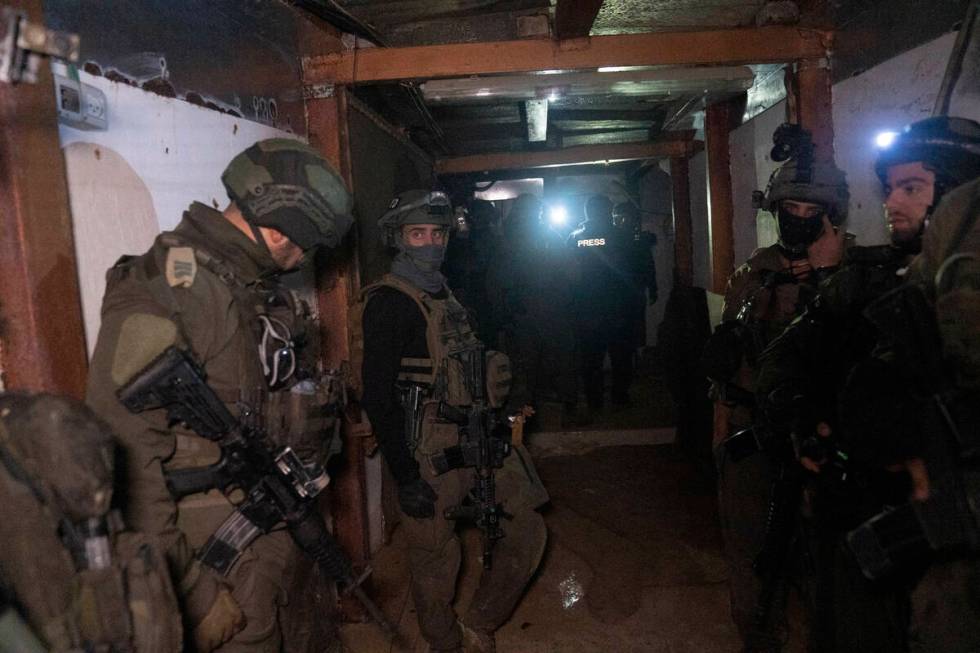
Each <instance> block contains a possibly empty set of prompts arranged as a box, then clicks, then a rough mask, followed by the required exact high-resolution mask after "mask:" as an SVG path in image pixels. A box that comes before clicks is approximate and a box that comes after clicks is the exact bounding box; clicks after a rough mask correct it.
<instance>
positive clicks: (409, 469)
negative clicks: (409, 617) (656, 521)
mask: <svg viewBox="0 0 980 653" xmlns="http://www.w3.org/2000/svg"><path fill="white" fill-rule="evenodd" d="M365 301H366V305H365V308H364V316H363V329H364V362H363V368H362V369H363V382H364V395H363V399H362V402H363V405H364V408H365V410H366V411H367V414H368V416H369V418H370V420H371V424H372V426H373V428H374V431H375V433H376V435H377V437H378V441H379V445H380V448H381V451H382V454H383V455H384V457H385V461H386V462H387V464H388V467H389V468H390V470H391V472H392V474H393V476H394V477H395V479H396V481H397V482H398V484H399V486H406V485H409V484H411V483H413V482H414V481H416V479H422V480H424V481H425V482H426V483H428V484H429V486H431V488H432V489H434V490H435V493H436V495H438V498H437V499H436V501H435V511H434V512H435V516H434V517H432V518H428V519H426V518H415V517H411V516H409V515H407V514H403V515H402V519H401V528H402V529H403V530H404V532H405V535H406V538H407V541H408V547H409V551H408V555H409V565H410V567H411V570H412V596H413V598H414V600H415V609H416V612H417V613H418V619H419V626H420V628H421V631H422V635H423V637H424V638H425V639H426V641H428V642H429V645H430V646H431V647H432V650H456V649H457V647H459V646H460V642H461V641H462V639H461V638H462V631H461V629H460V627H459V626H458V625H457V621H456V615H455V613H454V612H453V608H452V602H453V597H454V595H455V589H456V577H457V575H458V572H459V565H460V543H459V539H458V538H457V536H456V534H455V524H454V523H453V522H452V521H450V520H448V519H445V518H444V517H443V512H444V510H445V509H446V508H449V507H451V506H455V505H459V504H460V503H461V502H462V501H463V500H464V499H465V497H466V495H467V493H468V492H469V490H470V489H471V488H472V486H473V470H472V469H466V468H463V469H454V470H451V471H449V472H446V473H444V474H441V475H436V473H435V471H434V470H433V468H432V464H431V457H432V456H434V455H435V454H438V453H440V452H442V450H443V449H445V448H447V447H451V446H453V445H456V444H458V442H459V431H458V427H457V426H456V425H455V424H452V423H447V422H445V421H443V420H440V419H439V418H437V416H436V409H437V407H438V404H439V402H440V401H445V402H447V403H449V404H450V405H454V406H465V405H467V404H468V403H469V396H468V394H467V393H466V391H465V387H464V383H463V379H462V370H461V368H460V366H459V363H458V361H456V360H455V359H451V358H450V357H449V351H450V349H457V348H462V347H467V346H473V345H475V344H476V342H477V341H476V338H475V336H474V334H473V332H472V330H471V329H470V327H469V324H468V322H467V320H466V311H465V309H463V308H462V307H461V306H460V305H459V303H458V302H457V301H456V300H455V299H454V297H453V296H452V293H450V292H449V291H448V289H445V288H444V289H443V290H442V291H440V292H436V293H428V292H425V291H423V290H421V289H419V288H417V287H415V286H414V285H412V284H411V283H409V282H408V281H406V280H405V279H403V278H401V277H399V276H396V275H392V274H389V275H388V276H386V277H385V278H384V280H383V281H381V282H380V283H379V284H377V285H374V286H371V287H369V288H367V289H365ZM408 383H416V384H420V385H422V386H423V387H424V388H425V393H426V395H425V396H426V400H425V403H424V410H423V418H422V424H421V428H420V429H419V431H420V434H419V438H418V441H417V442H409V441H408V439H407V438H408V435H407V434H406V432H405V419H404V412H403V409H402V407H401V405H400V403H399V395H398V392H399V391H398V388H399V385H400V384H408ZM496 490H497V500H498V501H500V502H502V503H503V509H504V511H506V512H507V513H510V514H512V515H513V516H514V517H513V519H508V520H505V521H504V523H503V529H504V531H505V537H504V538H502V539H501V540H499V541H498V542H497V543H496V545H495V547H494V550H493V566H492V568H491V569H489V570H485V571H484V573H483V576H482V578H481V580H480V585H479V588H478V589H477V592H476V594H475V596H474V597H473V601H472V603H471V604H470V608H469V611H468V612H467V614H466V615H464V616H463V617H462V620H461V621H462V622H463V624H465V626H466V627H467V628H469V629H472V630H475V631H482V632H485V633H492V632H493V631H494V630H496V628H497V627H499V626H500V625H501V624H502V623H503V622H504V621H506V619H507V618H508V617H509V616H510V614H511V612H512V611H513V609H514V607H515V606H516V605H517V602H518V600H519V599H520V597H521V594H522V593H523V590H524V588H525V586H526V585H527V582H528V580H529V579H530V578H531V576H532V574H533V573H534V571H535V569H536V568H537V566H538V563H539V562H540V559H541V556H542V554H543V552H544V546H545V541H546V537H547V534H546V530H545V525H544V520H543V518H542V517H541V515H540V514H538V513H537V512H536V511H535V509H536V508H538V507H540V506H541V505H542V504H544V503H545V502H546V501H547V498H548V496H547V493H546V492H545V490H544V488H543V486H542V485H541V482H540V480H539V479H538V476H537V473H536V472H535V470H534V465H533V463H532V461H531V458H530V455H529V454H528V452H527V450H526V449H525V448H524V447H523V446H522V445H515V446H514V448H513V451H512V452H511V454H510V455H509V456H508V457H507V458H505V462H504V466H503V468H501V469H498V470H497V472H496Z"/></svg>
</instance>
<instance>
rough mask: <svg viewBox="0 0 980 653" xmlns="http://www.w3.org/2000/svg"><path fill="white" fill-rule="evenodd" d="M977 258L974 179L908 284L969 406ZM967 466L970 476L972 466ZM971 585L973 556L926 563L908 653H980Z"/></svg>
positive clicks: (976, 328)
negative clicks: (928, 302) (920, 299)
mask: <svg viewBox="0 0 980 653" xmlns="http://www.w3.org/2000/svg"><path fill="white" fill-rule="evenodd" d="M978 257H980V179H978V180H976V181H973V182H971V183H968V184H965V185H963V186H960V187H959V188H957V189H956V190H954V191H952V192H951V193H949V194H948V195H947V196H946V197H945V199H944V200H943V202H942V203H941V204H940V205H939V208H938V209H937V211H936V214H935V216H934V217H933V220H932V223H931V225H930V227H929V229H928V230H927V231H926V234H925V236H924V237H923V242H922V254H921V255H920V256H919V257H917V258H916V260H915V261H914V263H913V264H912V266H911V268H910V270H909V282H910V283H920V284H923V285H924V286H925V288H926V290H927V294H928V295H929V296H930V297H931V298H932V299H933V301H934V311H935V317H936V322H937V324H938V327H939V333H940V338H941V343H942V351H943V355H944V356H943V357H944V360H945V362H946V366H947V369H948V370H949V372H950V374H951V378H953V379H954V383H955V385H956V388H957V390H958V391H960V392H963V393H966V396H967V397H972V400H970V401H972V403H973V405H974V406H975V405H976V402H977V398H978V397H980V292H978V288H980V259H978ZM975 417H976V415H975V411H974V418H975ZM960 428H966V429H970V430H971V432H972V433H973V434H974V436H975V433H976V429H977V424H976V423H974V424H972V425H969V424H968V425H965V426H964V425H961V427H960ZM964 464H967V463H964ZM968 465H969V464H968ZM970 468H971V469H972V470H973V473H974V474H975V473H976V471H975V463H973V464H972V467H970ZM972 491H973V492H975V491H976V488H975V487H973V488H972ZM972 500H973V501H976V498H975V497H973V499H972ZM974 518H975V516H974ZM978 583H980V559H978V556H977V552H976V551H972V552H967V553H963V554H959V555H953V556H949V555H947V556H942V557H937V558H936V559H935V560H933V562H932V563H931V564H930V566H929V568H928V570H927V571H926V573H925V576H924V577H923V578H922V580H921V581H920V582H919V583H918V585H917V586H916V587H915V589H914V590H913V592H912V597H911V598H912V619H911V622H912V626H911V630H910V637H911V650H912V651H913V652H915V653H925V652H930V653H931V652H937V653H938V652H939V651H943V652H949V653H966V652H967V651H977V650H980V628H977V624H978V623H980V596H978V594H977V587H978V586H980V585H978Z"/></svg>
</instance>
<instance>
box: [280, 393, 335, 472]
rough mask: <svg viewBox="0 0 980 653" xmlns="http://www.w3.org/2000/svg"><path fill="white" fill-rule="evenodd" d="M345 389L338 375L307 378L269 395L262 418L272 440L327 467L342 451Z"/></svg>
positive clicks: (304, 459) (308, 460)
mask: <svg viewBox="0 0 980 653" xmlns="http://www.w3.org/2000/svg"><path fill="white" fill-rule="evenodd" d="M343 403H344V389H343V385H342V381H341V379H340V376H339V375H335V374H331V375H326V376H324V377H323V378H322V379H320V380H319V381H313V380H312V379H306V380H304V381H300V382H299V383H297V384H295V385H293V386H291V387H290V388H289V389H288V390H281V391H279V392H272V393H269V395H268V397H267V398H266V400H265V404H264V406H263V417H264V420H265V425H266V431H267V432H268V434H269V437H270V438H271V439H272V441H273V442H275V443H276V444H277V445H279V446H282V447H289V448H290V449H292V450H293V451H295V452H296V455H298V456H299V457H300V458H301V459H302V460H303V461H304V462H306V463H317V464H320V465H322V464H325V463H326V461H327V460H328V459H329V458H330V457H331V456H333V455H334V454H337V453H339V452H340V450H341V447H342V444H343V443H342V442H341V439H340V432H339V426H340V419H339V415H340V411H341V409H342V406H343Z"/></svg>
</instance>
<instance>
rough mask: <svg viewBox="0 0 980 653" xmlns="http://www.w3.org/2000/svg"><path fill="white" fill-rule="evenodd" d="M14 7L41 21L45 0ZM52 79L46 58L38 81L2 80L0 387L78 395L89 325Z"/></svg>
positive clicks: (25, 0)
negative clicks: (84, 316)
mask: <svg viewBox="0 0 980 653" xmlns="http://www.w3.org/2000/svg"><path fill="white" fill-rule="evenodd" d="M8 4H9V3H8ZM13 6H14V8H18V9H22V10H24V11H26V12H27V15H28V19H29V20H30V21H31V22H35V23H38V24H43V22H44V17H43V14H42V10H41V2H40V0H20V1H17V2H13ZM51 84H52V81H51V72H50V66H49V64H48V63H47V62H44V63H42V65H41V67H40V70H39V71H38V80H37V83H36V84H18V85H11V84H2V83H0V198H2V199H0V233H2V234H3V236H2V237H0V279H2V280H3V281H2V284H0V387H5V388H6V389H7V390H24V391H30V392H41V391H46V392H54V393H60V394H67V395H70V396H72V397H75V398H78V399H81V398H82V397H83V396H84V394H85V377H86V374H87V372H88V363H87V357H86V352H85V337H84V334H85V329H84V325H83V321H82V305H81V294H80V292H79V287H78V263H77V260H76V258H75V242H74V237H73V234H72V222H71V213H70V209H69V203H68V185H67V182H66V177H65V158H64V155H63V154H62V153H61V146H60V144H59V141H58V119H57V115H56V112H55V103H54V101H53V97H52V95H51Z"/></svg>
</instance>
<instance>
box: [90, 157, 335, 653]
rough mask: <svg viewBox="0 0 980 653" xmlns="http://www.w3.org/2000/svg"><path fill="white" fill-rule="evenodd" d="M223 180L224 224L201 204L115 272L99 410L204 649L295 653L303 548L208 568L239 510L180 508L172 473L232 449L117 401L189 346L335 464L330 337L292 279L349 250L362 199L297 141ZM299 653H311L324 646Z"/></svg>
mask: <svg viewBox="0 0 980 653" xmlns="http://www.w3.org/2000/svg"><path fill="white" fill-rule="evenodd" d="M221 179H222V182H223V183H224V185H225V188H226V189H227V191H228V196H229V198H230V200H231V202H230V203H229V204H228V206H227V207H226V208H225V209H224V210H223V211H217V210H214V209H212V208H210V207H208V206H205V205H204V204H200V203H197V202H195V203H193V204H192V205H191V206H190V208H189V209H188V210H187V211H186V212H185V213H184V216H183V219H182V220H181V222H180V224H179V225H177V228H176V229H174V230H173V231H169V232H164V233H162V234H161V235H160V236H158V237H157V239H156V242H155V243H154V244H153V246H152V247H151V248H150V250H149V251H148V252H146V253H145V254H143V255H142V256H137V257H123V258H122V259H120V261H119V262H118V263H117V264H116V265H115V266H114V267H113V268H112V269H110V270H109V273H108V282H107V287H106V295H105V299H104V301H103V306H102V328H101V330H100V332H99V338H98V343H97V344H96V348H95V353H94V355H93V358H92V364H91V368H90V375H89V384H88V403H89V404H90V405H91V406H92V407H93V408H94V409H95V410H96V412H98V413H99V414H100V415H101V416H102V417H103V418H104V419H106V420H107V421H108V422H109V423H110V424H111V425H112V426H113V427H114V428H115V430H116V432H117V433H118V434H119V438H120V442H121V444H122V446H123V448H124V450H125V454H126V471H127V473H128V478H127V483H126V504H125V509H126V516H127V520H128V521H129V522H130V523H132V524H133V525H134V526H136V527H137V528H139V529H140V530H142V531H144V532H146V533H147V534H148V535H150V536H151V537H153V538H154V540H155V541H156V542H157V543H158V544H159V546H160V547H161V549H162V550H163V551H165V552H166V554H167V557H168V559H169V562H170V568H171V571H172V574H173V578H174V584H175V586H176V587H177V588H178V592H179V595H180V599H181V602H182V607H183V612H184V616H185V624H186V628H187V631H188V632H189V633H191V634H192V640H193V642H194V645H195V647H196V650H197V651H198V652H199V653H206V652H208V651H212V650H215V649H220V650H221V651H222V653H226V652H229V653H230V652H232V651H279V650H280V649H281V648H282V647H283V645H284V644H283V630H284V629H288V628H291V627H292V626H293V625H295V620H294V619H293V616H294V615H295V614H298V612H297V613H294V612H292V611H293V610H297V611H298V610H302V609H304V608H305V607H306V606H304V605H303V603H304V601H305V599H306V596H305V595H303V593H302V592H304V591H312V590H313V589H315V588H312V587H309V586H307V588H302V587H301V588H299V590H296V591H294V588H290V587H288V586H289V585H290V577H291V575H292V576H296V577H298V576H299V575H298V572H296V567H297V565H299V564H305V560H300V559H298V556H299V555H300V553H299V550H298V549H297V548H296V547H295V545H294V544H293V543H292V541H291V539H290V537H289V535H288V534H287V533H286V532H285V531H274V532H271V533H268V534H265V535H260V536H259V537H258V538H257V539H256V540H255V541H254V542H252V544H251V545H250V546H249V547H248V548H247V549H246V550H245V551H244V552H243V554H242V555H241V556H240V557H239V558H238V559H237V561H235V562H234V565H233V566H232V567H231V568H230V570H228V572H227V574H226V575H224V576H222V575H221V574H218V573H215V572H214V571H213V570H212V569H211V568H210V567H206V566H204V565H203V564H202V563H201V562H199V561H198V560H197V559H196V558H195V557H194V551H195V549H196V548H198V547H200V546H201V545H203V544H204V543H205V542H206V540H207V538H208V537H209V536H210V535H212V533H213V532H214V531H215V529H217V528H218V527H219V526H220V525H221V524H222V523H223V522H224V520H225V519H226V518H227V517H228V516H229V515H230V514H232V512H233V511H234V505H233V504H232V503H231V502H230V501H229V500H228V499H227V498H225V497H224V496H223V495H221V494H219V493H207V494H196V495H191V496H189V497H186V498H184V499H182V500H181V501H180V503H179V505H178V504H177V503H175V501H174V499H173V498H172V497H171V495H170V493H169V492H168V490H167V483H166V475H167V473H168V472H169V471H173V470H179V469H183V468H190V467H198V466H201V465H203V464H209V463H213V462H215V461H216V460H217V458H218V455H219V453H218V451H217V446H216V444H215V443H214V442H212V441H210V440H206V439H204V438H201V437H198V435H197V434H195V433H193V432H191V431H189V430H186V429H184V428H182V427H180V426H177V425H175V426H170V425H168V424H167V423H166V418H165V415H163V414H162V412H163V411H160V410H156V411H149V412H146V413H140V414H131V413H130V412H129V411H128V410H126V408H125V407H124V406H123V405H122V404H121V403H120V401H119V400H118V399H117V397H116V390H117V389H118V388H119V387H120V386H122V385H123V384H125V383H126V382H127V381H128V380H129V379H130V378H131V377H133V376H134V375H135V374H136V373H138V372H139V371H140V370H141V369H142V368H143V367H144V366H145V365H146V364H147V363H148V362H149V361H151V360H152V359H154V358H155V357H156V356H157V354H159V353H160V352H161V351H163V350H164V349H166V348H167V347H169V346H171V345H175V344H176V345H177V346H179V347H181V348H184V349H187V350H189V351H190V352H191V354H192V355H193V356H194V357H195V358H196V360H197V362H198V363H199V364H200V365H201V366H202V367H203V369H204V371H205V373H206V375H207V380H208V384H209V385H210V386H211V388H212V389H213V390H214V391H215V393H216V394H217V395H218V396H219V397H220V398H221V400H222V401H224V402H225V403H226V405H227V406H228V407H229V409H230V410H231V411H232V413H233V414H234V415H238V414H239V413H240V408H239V403H240V402H241V404H244V405H247V406H248V407H249V409H250V410H251V412H252V413H253V414H255V415H260V416H261V417H262V419H263V421H264V423H265V427H266V429H267V430H268V432H269V435H270V437H271V438H272V439H273V440H275V441H276V442H277V443H278V444H281V445H287V444H288V445H291V446H292V448H293V449H294V450H295V451H296V453H297V454H298V455H300V456H301V457H302V458H304V459H306V460H308V461H311V462H313V461H314V460H315V461H316V462H321V463H322V462H323V458H324V457H325V455H326V453H327V448H328V446H329V444H330V443H329V442H328V441H327V440H328V438H327V435H329V433H331V432H332V431H330V430H327V429H328V427H329V426H330V424H329V419H330V415H331V414H332V412H331V411H332V405H331V404H332V403H333V402H334V396H331V395H330V392H329V388H328V384H327V383H326V382H325V379H322V378H321V377H320V376H318V375H317V372H316V367H315V361H314V357H313V354H315V352H314V351H313V350H312V348H311V347H308V346H305V347H304V344H310V339H311V338H312V336H313V334H314V332H313V331H312V330H311V329H310V328H309V325H308V324H307V320H306V318H307V314H306V311H305V310H304V306H303V304H302V302H300V301H299V300H298V298H297V297H296V296H295V294H294V293H292V292H290V291H288V290H287V289H285V288H284V286H282V285H281V283H280V281H279V277H280V275H281V274H282V273H284V272H286V271H289V270H293V269H296V268H297V267H298V266H299V265H300V264H301V262H302V261H304V260H306V259H309V258H310V255H311V254H312V253H313V252H314V250H315V249H316V248H317V247H318V246H326V247H336V246H338V245H339V244H340V241H341V239H342V238H343V236H344V234H345V233H346V232H347V230H348V229H349V228H350V226H351V224H352V217H351V197H350V195H349V193H348V192H347V189H346V188H345V186H344V183H343V181H342V180H341V179H340V177H339V176H337V174H336V173H335V172H334V171H333V170H332V169H331V168H330V166H329V164H327V163H326V161H324V159H323V158H322V157H320V156H319V155H318V154H317V153H316V151H315V150H313V149H312V148H310V147H309V146H307V145H304V144H302V143H299V142H297V141H293V140H286V139H268V140H264V141H259V142H258V143H256V144H254V145H252V146H251V147H249V148H248V149H246V150H245V151H244V152H242V153H240V154H239V155H238V156H236V157H235V158H234V159H232V161H231V163H230V164H229V165H228V167H227V168H226V169H225V171H224V173H223V175H222V178H221ZM178 508H179V510H178ZM309 576H310V577H312V576H313V575H312V574H310V575H309ZM287 590H288V591H290V597H289V606H290V608H289V609H288V610H287V609H286V596H285V592H286V591H287ZM300 590H302V591H300ZM321 621H323V620H321ZM298 627H299V628H302V629H303V630H305V631H309V630H310V629H311V627H312V625H311V624H302V625H300V626H298ZM306 634H307V635H308V634H309V633H308V632H307V633H306ZM286 644H287V645H288V649H289V650H297V651H299V650H305V648H304V646H308V645H312V644H311V643H310V642H308V641H304V642H302V643H301V642H299V641H289V642H286Z"/></svg>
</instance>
